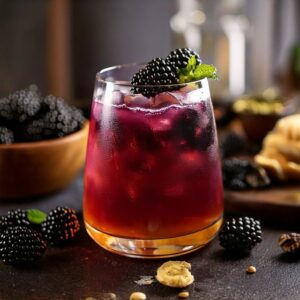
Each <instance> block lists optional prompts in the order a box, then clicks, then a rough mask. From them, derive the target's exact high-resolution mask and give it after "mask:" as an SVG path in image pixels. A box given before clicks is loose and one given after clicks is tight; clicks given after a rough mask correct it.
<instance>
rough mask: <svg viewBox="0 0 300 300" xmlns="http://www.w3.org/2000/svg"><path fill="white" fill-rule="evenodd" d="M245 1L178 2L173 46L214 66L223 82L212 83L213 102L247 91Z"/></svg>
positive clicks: (171, 24) (173, 18)
mask: <svg viewBox="0 0 300 300" xmlns="http://www.w3.org/2000/svg"><path fill="white" fill-rule="evenodd" d="M244 2H245V1H243V0H222V1H218V5H216V4H217V3H216V1H205V2H199V1H197V0H179V1H178V12H177V14H176V15H174V16H173V17H172V19H171V21H170V26H171V29H172V31H173V47H175V48H178V47H190V48H192V49H193V50H195V51H197V52H199V53H200V56H201V57H203V59H204V60H205V62H206V63H211V64H214V65H215V66H216V67H217V69H218V74H219V76H220V78H222V80H219V81H216V82H214V83H213V84H211V91H212V94H213V99H215V100H216V99H222V100H224V99H230V100H231V99H233V98H235V97H236V96H239V95H241V94H243V93H244V92H245V89H246V71H245V64H246V36H247V34H246V33H247V30H248V20H247V18H246V17H245V15H244V14H243V13H242V11H243V7H244Z"/></svg>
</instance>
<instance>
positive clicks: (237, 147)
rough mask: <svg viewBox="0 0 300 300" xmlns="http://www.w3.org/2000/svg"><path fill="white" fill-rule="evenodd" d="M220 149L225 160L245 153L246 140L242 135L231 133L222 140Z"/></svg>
mask: <svg viewBox="0 0 300 300" xmlns="http://www.w3.org/2000/svg"><path fill="white" fill-rule="evenodd" d="M220 149H221V154H222V157H223V158H225V157H230V156H234V155H237V154H241V153H244V152H245V150H246V140H245V138H243V137H242V136H241V135H239V134H237V133H234V132H232V131H230V132H228V133H227V134H225V135H224V136H223V137H222V138H221V140H220Z"/></svg>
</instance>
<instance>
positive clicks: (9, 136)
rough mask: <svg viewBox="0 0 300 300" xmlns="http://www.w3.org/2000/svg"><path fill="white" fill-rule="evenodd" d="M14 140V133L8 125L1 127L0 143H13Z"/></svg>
mask: <svg viewBox="0 0 300 300" xmlns="http://www.w3.org/2000/svg"><path fill="white" fill-rule="evenodd" d="M13 142H14V133H13V131H12V130H10V129H8V128H6V127H0V144H12V143H13Z"/></svg>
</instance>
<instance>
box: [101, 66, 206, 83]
mask: <svg viewBox="0 0 300 300" xmlns="http://www.w3.org/2000/svg"><path fill="white" fill-rule="evenodd" d="M146 64H147V63H129V64H120V65H115V66H111V67H107V68H104V69H102V70H100V71H99V72H97V73H96V80H97V81H98V82H101V83H105V84H114V85H118V86H123V87H136V88H158V87H176V88H178V87H179V88H181V87H185V86H187V85H190V84H198V85H199V88H202V87H203V84H202V82H204V81H207V77H205V78H203V79H199V80H195V81H190V82H185V83H172V84H147V85H132V84H131V83H130V81H124V80H115V81H110V80H107V79H105V78H104V77H103V74H104V73H106V72H109V71H113V70H117V69H121V68H129V67H135V66H136V67H137V66H140V67H141V68H142V67H143V66H145V65H146Z"/></svg>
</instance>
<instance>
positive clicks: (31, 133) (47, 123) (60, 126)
mask: <svg viewBox="0 0 300 300" xmlns="http://www.w3.org/2000/svg"><path fill="white" fill-rule="evenodd" d="M41 112H42V113H41V116H40V117H39V118H38V119H36V120H32V121H31V122H29V123H28V124H27V126H26V127H25V133H24V136H25V139H26V140H29V141H36V140H42V139H51V138H57V137H63V136H65V135H68V134H70V133H72V132H75V131H77V130H79V129H80V128H82V126H83V124H84V121H85V118H84V116H83V114H82V112H81V111H80V110H79V109H77V108H75V107H71V106H69V105H68V104H67V103H65V102H64V101H63V99H61V98H56V97H54V96H52V95H49V96H47V97H45V99H44V100H43V102H42V108H41Z"/></svg>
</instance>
